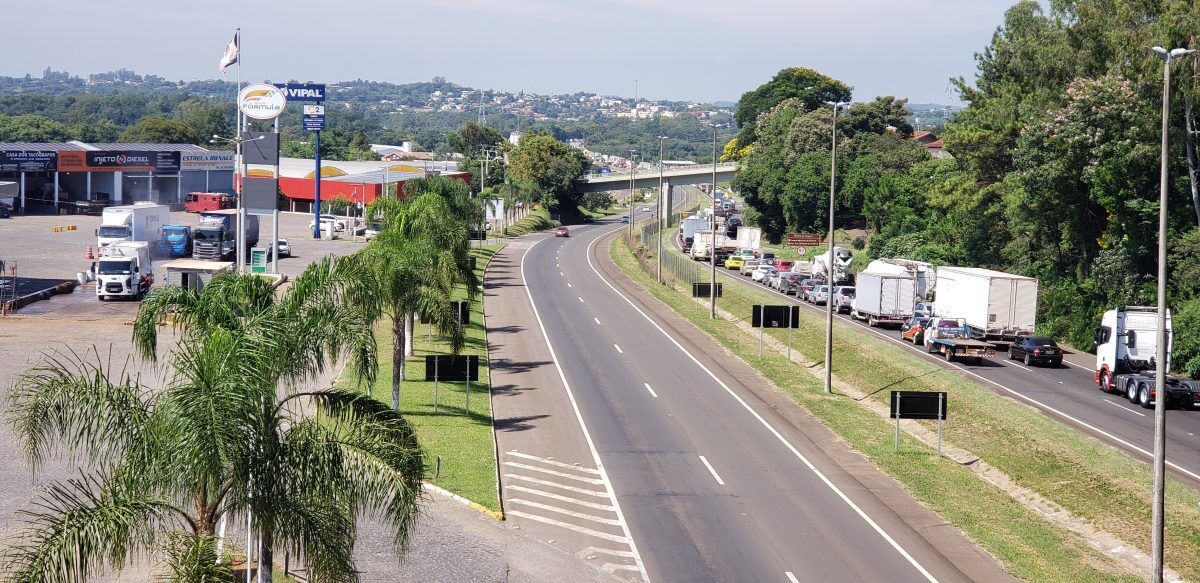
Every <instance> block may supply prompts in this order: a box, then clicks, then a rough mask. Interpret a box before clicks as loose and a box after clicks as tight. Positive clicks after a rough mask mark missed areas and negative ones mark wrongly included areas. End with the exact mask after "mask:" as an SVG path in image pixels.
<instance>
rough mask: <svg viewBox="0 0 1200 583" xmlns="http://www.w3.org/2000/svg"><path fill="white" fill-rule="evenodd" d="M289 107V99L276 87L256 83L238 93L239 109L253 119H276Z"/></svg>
mask: <svg viewBox="0 0 1200 583" xmlns="http://www.w3.org/2000/svg"><path fill="white" fill-rule="evenodd" d="M286 106H287V97H286V96H285V95H284V94H283V91H282V90H280V89H279V88H278V87H276V86H274V85H268V84H266V83H254V84H251V85H247V86H245V87H243V88H242V91H241V93H238V109H240V110H242V113H243V114H245V115H246V117H249V118H253V119H275V118H276V117H278V116H279V114H280V113H283V108H284V107H286Z"/></svg>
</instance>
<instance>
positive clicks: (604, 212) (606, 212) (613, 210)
mask: <svg viewBox="0 0 1200 583" xmlns="http://www.w3.org/2000/svg"><path fill="white" fill-rule="evenodd" d="M576 208H577V209H578V210H579V216H581V217H592V218H593V219H603V218H605V217H611V216H613V215H615V214H617V213H620V212H624V209H620V208H617V207H616V206H615V205H614V206H611V207H608V208H606V209H600V210H598V211H590V210H588V209H585V208H583V207H582V206H580V207H576Z"/></svg>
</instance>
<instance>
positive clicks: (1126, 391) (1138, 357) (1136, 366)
mask: <svg viewBox="0 0 1200 583" xmlns="http://www.w3.org/2000/svg"><path fill="white" fill-rule="evenodd" d="M1166 332H1167V351H1166V354H1167V362H1166V363H1165V364H1166V370H1168V371H1169V370H1171V360H1170V358H1171V312H1170V311H1168V312H1167V325H1166ZM1095 343H1096V386H1098V387H1099V388H1100V390H1101V391H1104V392H1106V393H1120V394H1123V395H1124V396H1125V398H1127V399H1129V402H1130V403H1133V404H1136V405H1140V406H1141V407H1143V408H1145V409H1150V408H1152V407H1154V403H1155V400H1156V399H1157V398H1158V394H1157V391H1156V389H1155V386H1154V381H1155V364H1157V363H1156V362H1155V359H1156V358H1157V354H1158V308H1154V307H1145V306H1121V307H1118V308H1116V309H1112V310H1109V311H1107V312H1104V315H1103V316H1101V317H1100V329H1099V330H1097V331H1096V338H1095ZM1164 381H1165V383H1164V386H1165V388H1166V393H1167V395H1166V399H1167V402H1166V405H1167V406H1168V407H1172V406H1174V407H1181V408H1187V409H1194V408H1200V383H1198V382H1196V381H1189V380H1184V379H1181V378H1179V377H1176V376H1174V375H1167V377H1166V378H1165V379H1164Z"/></svg>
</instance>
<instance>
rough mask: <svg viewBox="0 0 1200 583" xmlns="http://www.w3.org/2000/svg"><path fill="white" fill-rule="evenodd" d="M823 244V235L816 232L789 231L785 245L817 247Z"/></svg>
mask: <svg viewBox="0 0 1200 583" xmlns="http://www.w3.org/2000/svg"><path fill="white" fill-rule="evenodd" d="M820 244H821V236H820V235H818V234H816V233H788V234H787V241H785V242H784V244H783V246H784V247H816V246H817V245H820Z"/></svg>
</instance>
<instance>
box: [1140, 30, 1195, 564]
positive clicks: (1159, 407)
mask: <svg viewBox="0 0 1200 583" xmlns="http://www.w3.org/2000/svg"><path fill="white" fill-rule="evenodd" d="M1151 50H1152V51H1154V54H1155V55H1157V56H1158V57H1159V58H1161V59H1162V60H1163V100H1162V154H1161V156H1162V168H1161V170H1160V172H1159V184H1158V346H1157V348H1158V351H1157V354H1156V355H1155V363H1154V489H1153V492H1152V496H1151V498H1152V510H1151V513H1150V523H1151V524H1150V530H1151V532H1150V552H1151V561H1152V566H1151V571H1150V581H1151V582H1152V583H1162V580H1163V522H1164V520H1163V512H1164V508H1163V501H1164V497H1165V482H1166V462H1167V397H1166V380H1167V372H1168V371H1167V358H1168V357H1169V356H1170V355H1169V354H1168V353H1167V185H1168V181H1167V170H1168V167H1167V138H1168V136H1169V130H1170V125H1169V120H1170V114H1171V60H1172V59H1174V58H1176V57H1182V56H1184V55H1187V54H1189V53H1193V52H1195V51H1192V50H1188V49H1183V48H1179V49H1172V50H1170V51H1168V50H1167V49H1164V48H1162V47H1154V48H1152V49H1151Z"/></svg>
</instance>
